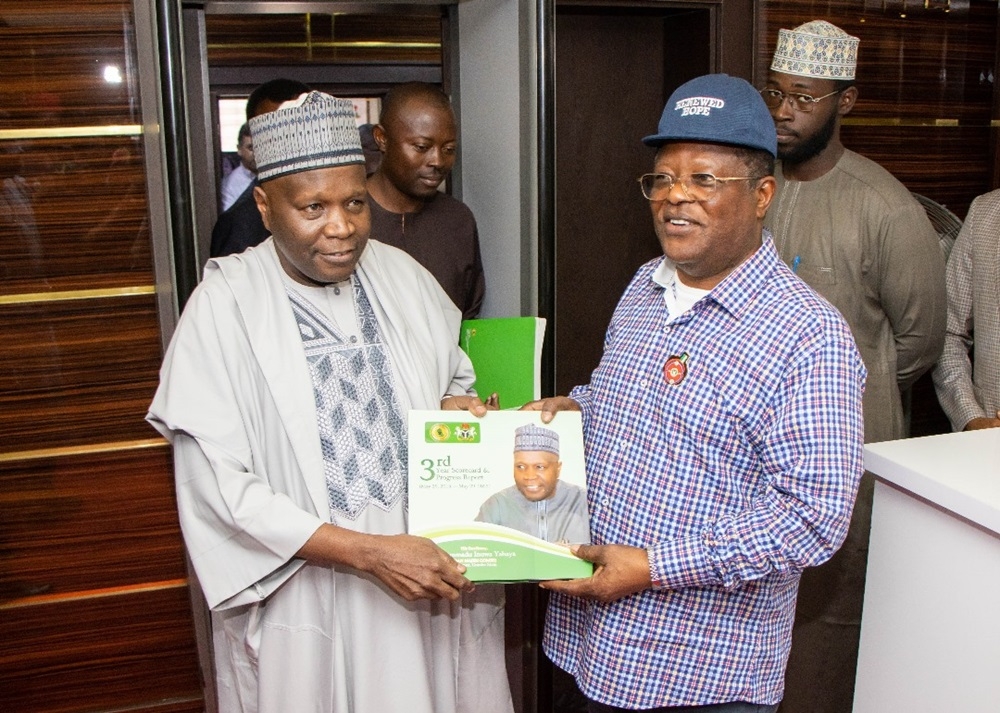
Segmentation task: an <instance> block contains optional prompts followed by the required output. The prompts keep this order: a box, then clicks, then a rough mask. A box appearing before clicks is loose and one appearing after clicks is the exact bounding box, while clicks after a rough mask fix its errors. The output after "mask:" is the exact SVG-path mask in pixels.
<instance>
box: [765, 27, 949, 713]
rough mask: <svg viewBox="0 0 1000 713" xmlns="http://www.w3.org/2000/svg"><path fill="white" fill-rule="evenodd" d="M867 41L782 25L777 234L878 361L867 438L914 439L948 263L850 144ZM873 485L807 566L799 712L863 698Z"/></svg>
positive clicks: (890, 184) (904, 203)
mask: <svg viewBox="0 0 1000 713" xmlns="http://www.w3.org/2000/svg"><path fill="white" fill-rule="evenodd" d="M858 45H859V40H858V38H857V37H852V36H851V35H849V34H848V33H846V32H844V31H843V30H842V29H840V28H839V27H836V26H834V25H832V24H830V23H829V22H826V21H824V20H815V21H812V22H807V23H805V24H803V25H800V26H799V27H796V28H795V29H794V30H785V29H782V30H781V31H780V32H779V33H778V43H777V47H776V48H775V50H774V58H773V61H772V63H771V69H770V72H769V73H768V78H767V85H766V86H765V88H764V89H762V90H761V94H762V96H763V97H764V101H765V102H766V103H767V106H768V108H769V109H770V112H771V116H772V118H773V119H774V124H775V126H776V130H777V137H778V158H779V159H780V162H779V164H778V167H777V170H776V172H775V178H776V179H777V191H776V197H775V200H774V203H773V204H772V205H771V210H770V212H769V213H768V216H767V225H768V226H769V227H770V228H771V231H772V232H773V233H774V243H775V246H776V247H777V249H778V252H779V254H780V255H781V258H782V260H784V261H785V263H787V264H788V265H789V266H791V268H792V269H793V270H794V271H795V272H796V274H797V275H798V276H799V277H800V278H802V280H804V281H805V282H806V283H807V284H808V285H810V286H811V287H812V288H813V289H815V290H816V291H817V292H819V293H820V294H821V295H823V296H824V297H825V298H826V299H828V300H829V301H830V302H831V303H832V304H833V305H834V306H835V307H836V308H837V309H838V310H840V312H841V314H843V315H844V318H845V319H846V320H847V322H848V324H849V325H850V327H851V331H852V333H853V334H854V338H855V341H856V342H857V344H858V348H859V349H860V351H861V356H862V357H863V359H864V361H865V365H866V366H867V367H868V384H867V387H866V390H865V397H864V413H865V440H866V442H869V443H871V442H875V441H884V440H890V439H897V438H903V437H905V436H906V435H908V433H907V428H906V423H907V422H908V420H907V418H906V415H905V413H904V406H903V404H904V395H905V394H906V393H907V391H908V389H909V388H910V387H911V386H912V385H913V383H914V382H915V381H916V380H917V378H919V377H920V376H921V375H922V374H923V373H924V372H926V371H927V370H928V369H930V368H931V367H932V366H933V364H934V362H935V361H936V360H937V358H938V356H939V355H940V354H941V349H942V346H943V340H944V330H945V321H946V314H947V304H946V299H945V283H944V258H943V255H942V251H941V248H940V244H939V241H938V237H937V234H936V233H935V232H934V229H933V227H932V226H931V224H930V221H929V220H928V218H927V216H926V214H925V212H924V209H923V208H922V207H921V206H920V204H919V203H918V202H917V201H916V200H915V199H914V197H913V196H912V195H911V193H910V192H909V191H908V190H907V189H906V187H905V186H903V185H902V184H901V183H900V182H899V181H898V180H896V178H894V177H893V176H892V175H891V174H890V173H889V172H888V171H886V170H885V169H883V168H882V167H881V166H879V165H878V164H876V163H875V162H874V161H871V160H869V159H867V158H865V157H864V156H861V155H859V154H857V153H854V152H853V151H850V150H848V149H846V148H845V147H844V145H843V144H842V143H841V140H840V125H841V120H842V119H843V117H844V116H846V115H847V114H848V113H850V111H851V110H852V109H853V108H854V104H855V102H856V101H857V98H858V90H857V87H856V86H855V84H854V80H855V74H856V67H857V57H858ZM871 497H872V482H871V476H866V477H865V478H864V480H863V481H862V484H861V489H860V491H859V494H858V500H857V504H856V506H855V510H854V518H853V522H852V526H851V530H850V533H849V535H848V538H847V542H846V543H845V544H844V546H843V547H842V548H841V550H840V552H839V553H838V554H837V555H836V556H835V557H834V559H833V560H832V561H831V562H829V563H828V564H826V565H824V566H823V567H819V568H817V569H815V570H810V571H808V572H806V573H805V574H804V576H803V579H802V587H801V590H800V593H799V606H798V615H797V623H796V629H795V635H794V639H793V645H792V654H791V659H790V661H789V666H788V674H787V683H786V691H785V703H784V704H783V706H782V710H783V711H788V713H798V712H800V711H801V712H802V713H825V712H827V711H829V712H831V713H833V712H838V713H839V712H845V713H846V712H847V711H850V710H851V707H852V704H853V690H854V674H855V668H856V663H857V649H858V639H859V634H860V620H861V604H862V599H863V593H864V578H865V568H866V562H867V556H868V530H869V525H870V518H871Z"/></svg>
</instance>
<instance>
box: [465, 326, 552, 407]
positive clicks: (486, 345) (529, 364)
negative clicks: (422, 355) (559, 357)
mask: <svg viewBox="0 0 1000 713" xmlns="http://www.w3.org/2000/svg"><path fill="white" fill-rule="evenodd" d="M544 339H545V319H544V318H542V317H492V318H487V319H467V320H464V321H463V322H462V331H461V334H460V337H459V344H460V345H461V347H462V349H463V350H464V351H465V353H466V354H468V355H469V359H470V360H471V361H472V366H473V367H474V368H475V370H476V386H475V388H476V391H477V392H479V395H480V397H482V398H483V400H485V399H486V397H488V396H489V395H490V394H492V393H496V394H499V396H500V408H503V409H514V408H520V407H521V406H523V405H524V404H526V403H528V402H529V401H534V400H536V399H538V398H541V371H542V344H543V343H544Z"/></svg>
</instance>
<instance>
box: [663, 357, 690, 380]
mask: <svg viewBox="0 0 1000 713" xmlns="http://www.w3.org/2000/svg"><path fill="white" fill-rule="evenodd" d="M687 360H688V355H687V352H684V353H683V354H681V355H680V356H678V355H676V354H674V355H673V356H671V357H670V358H669V359H667V363H666V364H664V365H663V378H664V379H666V381H667V383H668V384H670V385H671V386H677V384H679V383H681V382H682V381H684V377H685V376H687V373H688V370H687Z"/></svg>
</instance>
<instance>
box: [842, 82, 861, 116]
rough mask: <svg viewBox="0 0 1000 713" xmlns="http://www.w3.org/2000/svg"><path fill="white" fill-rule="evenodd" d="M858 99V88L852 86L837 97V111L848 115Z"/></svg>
mask: <svg viewBox="0 0 1000 713" xmlns="http://www.w3.org/2000/svg"><path fill="white" fill-rule="evenodd" d="M857 100H858V88H857V87H854V86H851V87H848V88H847V89H845V90H844V91H842V92H841V93H840V96H839V97H838V98H837V113H838V114H839V115H840V116H847V115H848V114H850V113H851V109H853V108H854V102H856V101H857Z"/></svg>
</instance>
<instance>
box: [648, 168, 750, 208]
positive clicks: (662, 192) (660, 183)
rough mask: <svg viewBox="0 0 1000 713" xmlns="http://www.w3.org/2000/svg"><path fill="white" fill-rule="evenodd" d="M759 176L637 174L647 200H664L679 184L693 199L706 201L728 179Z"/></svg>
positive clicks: (744, 178) (748, 179)
mask: <svg viewBox="0 0 1000 713" xmlns="http://www.w3.org/2000/svg"><path fill="white" fill-rule="evenodd" d="M758 178H760V176H726V177H720V176H713V175H712V174H711V173H692V174H691V175H690V176H687V177H685V178H678V177H676V176H671V175H670V174H669V173H646V174H643V175H642V176H639V186H640V187H641V188H642V195H644V196H645V197H646V199H647V200H651V201H665V200H667V199H668V198H669V197H670V191H672V190H673V189H674V185H676V184H680V186H681V190H682V191H684V193H685V194H686V195H687V197H688V198H690V199H691V200H694V201H707V200H709V199H710V198H711V197H712V196H714V195H715V192H716V190H718V188H719V184H720V183H729V182H730V181H756V180H757V179H758Z"/></svg>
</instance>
